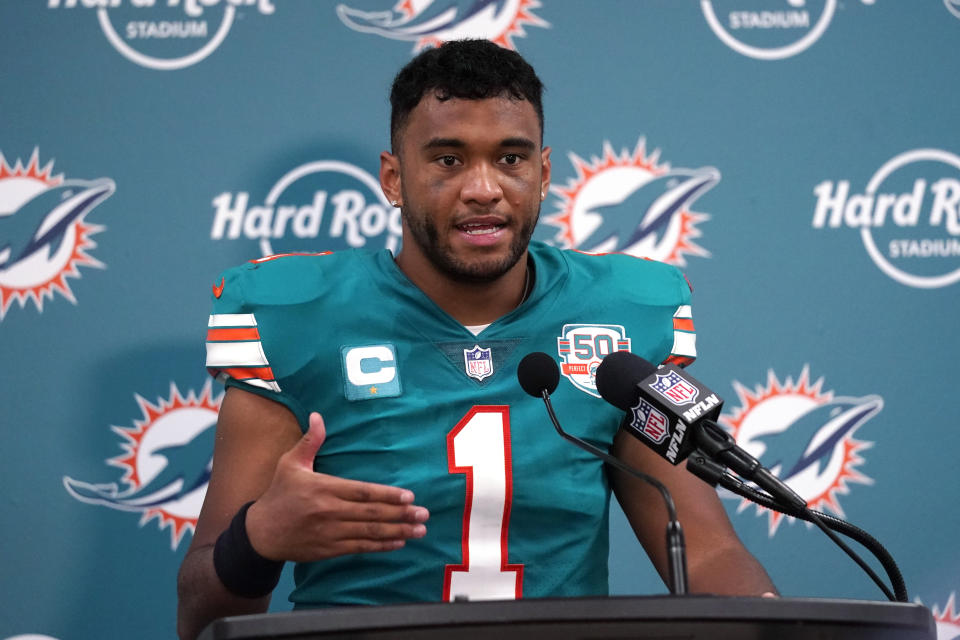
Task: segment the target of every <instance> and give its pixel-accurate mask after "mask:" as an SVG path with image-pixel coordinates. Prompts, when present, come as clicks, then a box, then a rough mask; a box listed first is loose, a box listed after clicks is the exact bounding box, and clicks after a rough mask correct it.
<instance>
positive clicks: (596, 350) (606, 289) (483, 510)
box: [207, 243, 695, 606]
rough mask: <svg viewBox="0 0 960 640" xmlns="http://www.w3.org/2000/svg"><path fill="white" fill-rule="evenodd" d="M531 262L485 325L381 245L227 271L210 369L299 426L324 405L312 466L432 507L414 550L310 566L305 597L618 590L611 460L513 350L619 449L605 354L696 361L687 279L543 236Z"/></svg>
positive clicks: (216, 307) (604, 442)
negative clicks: (467, 321)
mask: <svg viewBox="0 0 960 640" xmlns="http://www.w3.org/2000/svg"><path fill="white" fill-rule="evenodd" d="M530 259H531V264H532V265H533V268H534V273H535V284H534V286H533V290H532V291H531V293H530V295H529V297H528V299H527V300H526V301H524V302H523V303H522V304H521V305H520V306H519V307H517V308H516V309H515V310H513V311H512V312H510V313H508V314H507V315H505V316H503V317H502V318H500V319H499V320H497V321H495V322H494V323H492V324H491V325H489V326H488V327H486V328H485V329H484V330H483V331H481V332H480V333H479V335H474V334H473V333H471V332H470V331H469V330H468V329H466V328H465V327H464V326H463V325H461V324H460V323H459V322H457V321H456V320H454V319H453V318H452V317H450V316H449V315H448V314H447V313H445V312H444V311H443V310H442V309H440V308H439V307H438V306H437V305H436V304H434V303H433V301H431V300H430V299H429V298H427V297H426V296H425V295H424V294H423V292H422V291H420V289H418V288H417V287H416V286H414V285H413V284H412V283H411V282H410V281H409V280H408V279H407V278H406V276H404V275H403V273H402V272H401V271H400V270H399V269H398V268H397V266H396V264H395V263H394V261H393V259H392V256H391V254H390V253H389V252H387V251H383V252H380V253H375V254H370V253H363V252H359V251H346V252H338V253H334V254H317V255H297V256H285V257H272V258H264V259H261V260H255V261H252V262H250V263H248V264H245V265H243V266H240V267H237V268H234V269H231V270H228V271H227V272H225V273H224V275H223V278H222V280H221V281H220V284H219V286H216V287H214V294H215V298H214V300H213V314H212V315H211V316H210V327H209V334H208V342H207V366H208V368H209V370H210V371H211V373H212V374H213V375H215V376H217V377H218V378H219V379H221V380H223V381H224V382H225V383H226V384H228V385H233V386H237V387H240V388H243V389H246V390H248V391H251V392H254V393H258V394H261V395H264V396H266V397H268V398H271V399H273V400H276V401H277V402H279V403H282V404H283V405H285V406H286V407H287V408H289V409H290V411H292V412H293V414H294V415H295V416H296V418H297V420H298V421H299V423H300V426H301V429H303V430H306V429H307V424H308V423H307V418H308V415H309V413H310V412H312V411H318V412H320V413H321V414H322V415H323V417H324V422H325V424H326V428H327V437H326V440H325V442H324V444H323V446H322V447H321V448H320V450H319V452H318V455H317V458H316V460H315V463H314V468H315V469H316V470H317V471H321V472H323V473H327V474H331V475H335V476H340V477H344V478H351V479H356V480H363V481H367V482H376V483H380V484H386V485H391V486H397V487H403V488H406V489H410V490H411V491H413V492H414V493H415V494H416V503H417V504H419V505H423V506H424V507H426V508H427V509H429V510H430V520H429V521H428V522H427V523H426V526H427V534H426V536H425V537H423V538H421V539H416V540H409V541H407V543H406V545H405V546H404V547H403V548H402V549H399V550H396V551H391V552H387V553H370V554H355V555H349V556H343V557H338V558H333V559H328V560H323V561H321V562H314V563H303V564H299V565H298V566H297V567H296V568H295V573H294V575H295V581H296V588H295V589H294V591H293V593H292V594H291V596H290V599H291V601H293V602H294V603H295V604H296V605H297V606H328V605H346V604H390V603H400V602H415V601H443V600H452V599H454V598H456V597H457V596H465V597H467V598H469V599H471V600H476V599H509V598H520V597H557V596H588V595H604V594H606V593H607V553H608V510H609V498H610V487H609V484H608V481H607V477H606V474H605V472H604V468H603V463H602V462H601V461H600V460H598V459H597V458H595V457H593V456H591V455H590V454H588V453H586V452H584V451H582V450H581V449H579V448H577V447H575V446H572V445H571V444H570V443H568V442H566V441H565V440H563V439H562V438H560V437H559V436H558V435H557V434H556V432H555V431H554V429H553V427H552V426H551V424H550V421H549V418H548V416H547V412H546V410H545V408H544V405H543V402H542V400H540V399H539V398H534V397H531V396H529V395H527V394H526V393H525V392H524V391H523V390H522V389H521V388H520V385H519V384H518V382H517V364H518V362H519V361H520V360H521V359H522V358H523V356H525V355H526V354H528V353H531V352H534V351H542V352H545V353H548V354H550V355H551V356H553V357H554V358H555V359H556V360H557V362H558V364H559V365H560V367H561V371H562V374H563V377H562V378H561V380H560V385H559V387H558V388H557V390H556V391H555V392H554V394H553V396H552V400H553V404H554V407H555V409H556V412H557V414H558V416H559V417H560V420H561V423H562V424H563V425H564V427H565V429H566V430H567V431H569V432H572V433H574V434H575V435H578V436H579V437H581V438H584V439H585V440H587V441H588V442H591V443H592V444H594V445H596V446H598V447H600V448H602V449H604V450H606V449H608V448H609V447H610V445H611V443H612V442H613V437H614V434H615V433H616V431H617V428H618V425H619V422H620V419H621V417H622V413H621V412H620V411H619V410H618V409H616V408H615V407H613V406H611V405H609V404H607V403H606V402H605V401H604V400H602V399H601V398H600V397H599V395H598V394H597V391H596V384H595V372H596V367H597V365H598V364H599V362H600V360H601V358H602V357H603V356H604V355H606V354H607V353H611V352H613V351H617V350H623V349H626V350H629V351H632V352H633V353H635V354H637V355H639V356H641V357H643V358H646V359H647V360H649V361H651V362H661V361H664V360H668V359H669V360H671V361H674V362H680V363H687V362H689V361H691V360H692V359H693V357H695V351H694V336H693V327H692V321H691V320H690V307H689V296H690V289H689V286H688V284H687V282H686V280H685V279H684V277H683V275H682V274H681V273H680V272H679V271H678V270H676V269H675V268H674V267H671V266H668V265H665V264H661V263H657V262H652V261H647V260H642V259H637V258H633V257H630V256H625V255H604V256H591V255H586V254H581V253H576V252H572V251H560V250H557V249H554V248H550V247H548V246H546V245H543V244H539V243H533V244H531V246H530ZM218 294H219V295H218Z"/></svg>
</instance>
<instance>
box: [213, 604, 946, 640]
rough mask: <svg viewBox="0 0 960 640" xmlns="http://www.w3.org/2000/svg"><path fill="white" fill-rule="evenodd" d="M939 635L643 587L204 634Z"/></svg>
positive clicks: (894, 613) (863, 615) (832, 609)
mask: <svg viewBox="0 0 960 640" xmlns="http://www.w3.org/2000/svg"><path fill="white" fill-rule="evenodd" d="M261 638H276V639H279V640H308V639H312V638H324V639H330V638H362V639H370V640H386V639H391V640H393V639H400V638H403V639H409V638H422V639H430V640H437V639H440V638H454V640H474V639H476V640H480V639H488V638H494V639H496V640H513V639H522V640H537V639H539V638H551V639H553V638H596V639H601V638H602V639H604V640H612V639H618V638H633V639H643V638H649V639H653V638H656V639H658V640H681V639H683V640H687V639H689V640H700V639H702V640H707V639H709V640H728V639H729V640H734V639H736V640H751V639H757V640H760V639H767V638H769V639H772V640H800V639H808V638H816V639H817V640H832V639H837V640H840V639H843V640H936V626H935V624H934V621H933V616H932V615H931V613H930V611H929V610H928V609H927V608H925V607H923V606H921V605H918V604H907V603H892V602H872V601H862V600H821V599H800V598H731V597H718V596H683V597H672V596H645V597H633V596H631V597H609V598H557V599H531V600H516V601H493V602H491V601H486V602H454V603H449V604H446V603H431V604H407V605H393V606H381V607H346V608H334V609H315V610H301V611H291V612H288V613H273V614H262V615H253V616H237V617H231V618H222V619H220V620H216V621H214V622H213V623H211V624H210V626H208V627H207V628H206V629H205V630H204V631H203V633H202V634H201V635H200V640H241V639H242V640H255V639H261Z"/></svg>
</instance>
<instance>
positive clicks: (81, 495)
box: [63, 420, 216, 511]
mask: <svg viewBox="0 0 960 640" xmlns="http://www.w3.org/2000/svg"><path fill="white" fill-rule="evenodd" d="M215 424H216V420H213V421H211V422H210V423H209V424H208V425H207V426H205V427H203V428H202V429H201V430H200V431H199V432H198V433H197V435H195V436H194V437H193V438H191V439H190V441H189V442H186V443H184V444H178V445H172V446H168V447H161V448H159V449H156V450H155V451H153V452H152V455H159V456H163V457H164V458H165V459H166V465H165V466H164V467H163V469H161V470H160V472H159V473H158V474H157V475H156V476H154V477H153V478H152V479H151V480H150V481H149V482H147V483H146V484H145V485H143V486H142V487H134V488H133V489H131V490H129V491H127V492H125V493H121V492H120V491H119V490H118V488H117V485H116V483H109V484H91V483H89V482H82V481H80V480H74V479H73V478H68V477H66V476H64V478H63V486H64V487H65V488H66V490H67V492H69V493H70V495H72V496H73V497H74V498H76V499H77V500H80V501H82V502H87V503H89V504H100V505H104V506H107V507H112V508H114V509H120V510H122V511H145V510H147V509H149V508H151V507H155V506H157V505H160V504H165V503H170V502H176V501H177V500H179V499H181V498H183V497H185V496H187V495H188V494H190V493H192V492H193V491H196V490H197V489H199V488H200V487H202V486H203V485H204V484H206V483H207V481H208V480H209V479H210V464H211V461H212V456H213V444H214V433H215V432H216V429H215V428H214V425H215Z"/></svg>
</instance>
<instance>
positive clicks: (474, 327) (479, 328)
mask: <svg viewBox="0 0 960 640" xmlns="http://www.w3.org/2000/svg"><path fill="white" fill-rule="evenodd" d="M489 326H490V323H489V322H488V323H487V324H475V325H472V326H467V325H464V328H465V329H466V330H467V331H469V332H470V333H472V334H473V335H475V336H478V335H480V332H481V331H483V330H484V329H486V328H487V327H489Z"/></svg>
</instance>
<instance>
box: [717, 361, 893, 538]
mask: <svg viewBox="0 0 960 640" xmlns="http://www.w3.org/2000/svg"><path fill="white" fill-rule="evenodd" d="M733 387H734V389H735V390H736V392H737V396H738V397H739V399H740V406H739V407H737V408H736V409H734V410H733V413H732V414H731V415H727V414H724V415H721V416H720V422H721V423H723V424H724V425H725V426H726V427H728V428H729V429H730V432H731V434H732V435H733V437H734V438H735V439H736V440H737V443H738V444H739V445H740V446H742V447H743V448H744V449H746V450H747V451H749V452H750V453H751V454H753V455H754V456H756V457H757V458H759V459H760V461H761V462H762V463H763V464H764V466H766V467H767V468H768V469H770V470H771V471H772V472H773V473H774V474H776V475H777V477H779V478H781V479H782V480H783V481H784V482H786V483H787V484H788V485H790V487H792V488H793V490H794V491H796V492H797V493H798V494H800V496H801V497H802V498H803V499H804V500H806V501H807V504H808V505H809V506H810V508H811V509H816V510H819V511H823V510H824V509H827V510H830V511H832V512H833V513H835V514H836V515H838V516H840V517H844V512H843V508H842V507H841V505H840V501H839V496H841V495H846V494H847V493H849V492H850V485H851V483H859V484H865V485H869V484H873V480H872V479H871V478H869V477H867V476H865V475H864V474H862V473H861V472H860V471H859V470H858V467H859V466H860V465H862V464H863V462H864V460H863V458H862V457H861V454H862V453H863V451H864V450H866V449H868V448H870V447H871V446H873V443H872V442H864V441H861V440H857V439H856V438H855V437H854V435H855V434H856V432H857V430H858V429H860V427H862V426H863V425H864V424H865V423H866V422H867V421H868V420H870V419H871V418H872V417H874V416H875V415H877V413H879V412H880V410H881V409H882V408H883V399H882V398H880V397H879V396H875V395H870V396H865V397H862V398H851V397H834V393H833V392H832V391H826V392H824V391H822V387H823V378H820V379H819V380H817V381H816V382H814V383H811V382H810V373H809V367H808V366H804V368H803V371H802V372H801V374H800V377H799V378H798V379H797V380H796V381H793V380H792V379H791V378H789V377H788V378H787V379H786V380H785V381H784V382H780V381H779V380H778V379H777V377H776V375H775V374H774V373H773V371H770V372H768V375H767V384H766V386H757V387H756V388H755V389H754V390H753V391H751V390H749V389H747V388H746V387H745V386H743V385H742V384H740V383H739V382H737V381H734V383H733ZM752 504H753V503H751V502H748V501H746V500H743V501H741V503H740V506H739V508H738V509H737V511H738V513H739V512H742V511H744V510H745V509H747V508H748V507H749V506H750V505H752ZM757 513H758V515H762V514H763V513H768V514H769V535H770V536H771V537H773V535H774V534H775V533H776V531H777V528H778V527H779V526H780V523H781V521H782V519H783V518H785V517H786V516H784V515H783V514H781V513H778V512H776V511H769V510H766V509H762V508H760V507H757ZM791 520H792V519H791Z"/></svg>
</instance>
